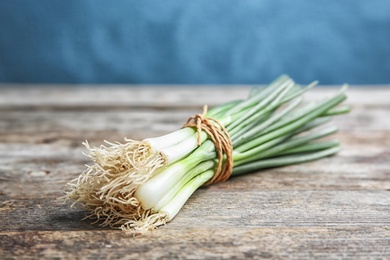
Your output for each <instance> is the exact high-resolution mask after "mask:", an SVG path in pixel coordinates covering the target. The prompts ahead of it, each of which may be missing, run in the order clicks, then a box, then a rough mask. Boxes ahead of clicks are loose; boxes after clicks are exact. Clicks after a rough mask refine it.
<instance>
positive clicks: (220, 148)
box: [183, 105, 233, 185]
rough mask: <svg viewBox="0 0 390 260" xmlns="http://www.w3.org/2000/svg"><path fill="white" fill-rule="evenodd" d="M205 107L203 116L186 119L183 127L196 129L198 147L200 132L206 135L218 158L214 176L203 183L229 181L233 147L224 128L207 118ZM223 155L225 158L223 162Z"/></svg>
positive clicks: (198, 115) (205, 107) (214, 120)
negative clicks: (211, 142) (212, 144)
mask: <svg viewBox="0 0 390 260" xmlns="http://www.w3.org/2000/svg"><path fill="white" fill-rule="evenodd" d="M206 113H207V105H205V106H203V114H197V115H194V116H191V117H189V118H188V120H187V122H186V123H185V124H184V126H183V127H196V129H197V133H198V146H200V145H201V131H204V132H206V133H207V134H208V136H209V137H210V138H211V140H212V141H213V143H214V146H215V150H216V152H217V157H218V165H217V169H216V170H215V173H214V176H213V177H212V178H211V179H210V180H209V181H208V182H206V183H205V185H210V184H212V183H217V182H224V181H226V180H227V179H229V177H230V175H231V174H232V171H233V145H232V142H231V140H230V136H229V133H228V132H227V130H226V129H225V127H224V126H223V125H222V124H221V123H220V122H218V121H217V120H216V119H214V118H207V117H206ZM224 155H225V156H226V158H225V160H224Z"/></svg>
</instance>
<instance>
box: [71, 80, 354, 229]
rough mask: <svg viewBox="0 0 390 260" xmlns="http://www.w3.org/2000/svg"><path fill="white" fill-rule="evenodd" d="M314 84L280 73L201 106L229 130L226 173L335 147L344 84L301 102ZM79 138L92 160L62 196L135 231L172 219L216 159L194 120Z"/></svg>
mask: <svg viewBox="0 0 390 260" xmlns="http://www.w3.org/2000/svg"><path fill="white" fill-rule="evenodd" d="M316 84H317V82H313V83H311V84H309V85H307V86H301V85H299V84H296V83H295V82H294V81H293V80H292V79H291V78H290V77H288V76H286V75H283V76H281V77H279V78H278V79H276V80H275V81H274V82H272V83H271V84H270V85H268V86H267V87H266V88H263V89H260V88H254V89H252V91H251V92H250V94H249V96H248V97H247V98H246V99H245V100H238V101H232V102H229V103H226V104H223V105H220V106H217V107H214V108H212V109H210V110H208V111H204V117H205V118H212V119H214V120H216V121H217V122H219V124H220V125H221V126H216V127H223V128H224V129H226V131H227V133H228V134H229V139H230V142H231V145H232V154H231V155H232V159H233V168H232V172H231V176H237V175H241V174H246V173H251V172H256V171H258V170H261V169H266V168H271V167H279V166H285V165H290V164H296V163H303V162H307V161H311V160H316V159H320V158H323V157H327V156H331V155H334V154H336V153H337V152H338V151H339V150H340V142H339V141H338V140H336V139H330V138H329V136H330V135H332V134H334V133H336V132H337V127H335V126H332V125H329V124H327V123H328V122H329V121H331V118H332V116H335V115H339V114H344V113H347V112H349V107H348V106H342V105H340V104H341V103H342V102H343V101H344V100H345V99H346V98H347V96H346V94H345V90H346V88H347V86H343V87H342V88H341V89H340V90H338V91H337V92H336V93H335V94H334V95H332V96H330V97H327V98H325V99H323V100H322V101H318V102H309V103H305V102H303V94H304V93H305V92H306V91H308V90H309V89H311V88H312V87H314V86H315V85H316ZM84 145H85V146H86V148H87V150H88V153H86V154H85V155H86V156H87V157H89V158H90V159H91V161H92V164H91V165H87V166H86V169H85V171H84V172H83V173H82V174H81V175H80V176H79V177H78V178H76V179H74V180H72V181H70V182H69V183H68V184H67V189H66V199H67V200H70V201H72V202H73V204H72V206H74V205H79V206H81V207H82V208H84V209H86V210H88V211H89V212H90V215H88V217H89V218H93V219H96V222H99V223H100V225H102V226H107V225H108V226H111V227H113V228H121V229H122V230H127V231H130V232H132V233H134V234H136V233H142V232H145V231H148V230H152V229H155V228H156V227H158V226H161V225H165V224H166V223H167V222H169V221H171V220H172V219H173V218H174V217H175V216H176V215H177V213H178V212H179V210H180V209H181V208H182V206H183V205H184V204H185V202H186V201H187V200H188V198H189V197H190V196H191V195H192V194H193V192H194V191H195V190H197V189H198V188H200V187H201V186H203V185H205V184H206V183H207V184H208V182H209V181H210V180H211V179H212V178H213V176H214V174H215V171H216V168H217V167H218V163H219V160H218V157H217V152H218V151H216V145H215V143H214V142H213V141H212V140H211V137H210V136H209V135H208V134H207V133H206V132H204V131H197V128H196V127H184V128H182V129H180V130H177V131H175V132H173V133H170V134H167V135H164V136H160V137H155V138H147V139H145V140H142V141H136V140H132V139H126V138H125V142H124V143H119V142H116V143H111V142H108V141H105V144H104V145H101V146H99V147H91V146H90V145H89V144H88V142H85V143H84ZM225 160H226V156H225V157H223V158H222V161H223V162H224V161H225Z"/></svg>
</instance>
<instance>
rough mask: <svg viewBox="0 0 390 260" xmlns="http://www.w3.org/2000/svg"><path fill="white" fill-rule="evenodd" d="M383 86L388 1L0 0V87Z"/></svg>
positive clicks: (388, 46)
mask: <svg viewBox="0 0 390 260" xmlns="http://www.w3.org/2000/svg"><path fill="white" fill-rule="evenodd" d="M282 73H286V74H289V75H290V76H292V77H293V78H294V79H296V81H299V82H301V83H307V82H310V81H312V80H315V79H318V80H320V83H321V84H341V83H344V82H348V83H351V84H384V83H390V1H388V0H343V1H339V0H328V1H310V0H295V1H288V0H285V1H278V0H258V1H255V0H252V1H249V0H247V1H245V0H241V1H239V0H237V1H233V0H220V1H210V0H207V1H206V0H197V1H179V0H175V1H123V0H116V1H103V0H94V1H92V0H91V1H85V0H84V1H83V0H68V1H54V0H52V1H50V0H40V1H32V0H24V1H21V0H12V1H11V0H10V1H8V0H3V1H1V2H0V82H3V83H4V82H15V83H163V84H172V83H174V84H183V83H185V84H203V83H206V84H248V83H249V84H258V83H268V82H270V81H271V80H273V79H274V78H275V77H277V76H278V75H280V74H282Z"/></svg>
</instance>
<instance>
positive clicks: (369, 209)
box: [0, 85, 390, 259]
mask: <svg viewBox="0 0 390 260" xmlns="http://www.w3.org/2000/svg"><path fill="white" fill-rule="evenodd" d="M248 90H249V87H248V86H229V87H222V86H219V87H217V86H214V87H191V88H190V87H188V86H183V87H179V86H164V87H156V86H131V87H129V86H120V87H118V86H115V87H113V86H99V87H97V88H95V87H94V86H88V87H74V86H61V87H54V86H29V87H23V86H15V85H14V86H2V88H0V203H1V206H0V219H1V222H0V258H5V259H8V258H35V259H37V258H75V257H76V258H77V257H78V258H109V259H110V258H113V259H118V258H131V259H132V258H141V259H150V258H165V259H172V258H189V259H226V258H235V259H243V258H256V259H260V258H272V259H274V258H277V259H280V258H295V259H312V258H328V259H329V258H350V259H356V258H363V259H365V258H372V259H387V258H390V120H388V117H389V114H390V98H389V97H390V88H388V87H351V88H350V89H349V91H348V96H349V100H348V101H347V103H348V104H350V105H351V106H352V109H353V110H352V113H351V114H349V115H347V116H342V117H338V118H335V120H334V124H336V125H337V126H338V127H339V128H340V131H339V133H338V134H337V137H338V138H339V139H340V140H341V142H342V143H343V150H342V152H341V153H340V154H338V155H337V156H334V157H330V158H325V159H322V160H319V161H315V162H310V163H307V164H302V165H293V166H288V167H282V168H276V169H269V170H263V171H259V172H257V173H253V174H249V175H244V176H239V177H235V178H232V179H230V180H229V181H228V182H225V183H220V184H217V185H213V186H211V187H209V188H206V189H200V190H198V191H197V192H196V193H195V194H194V195H193V196H192V197H191V198H190V200H189V201H188V203H187V204H186V205H185V206H184V207H183V209H182V210H181V212H180V213H179V214H178V216H177V217H176V218H175V219H174V220H173V221H172V222H171V223H169V224H168V225H167V226H166V227H162V228H160V229H158V230H156V231H153V232H149V233H147V234H145V235H142V236H136V237H133V236H131V235H130V234H128V233H126V232H121V231H118V230H111V229H108V228H102V227H99V226H96V225H90V222H89V221H88V220H85V221H82V220H81V219H82V218H83V217H84V216H85V215H86V212H84V211H82V210H79V209H70V208H69V207H68V205H64V204H62V202H60V201H59V200H57V198H58V197H59V196H61V195H62V194H63V188H64V185H65V183H66V182H68V181H69V180H70V179H72V178H75V177H76V176H78V174H79V173H80V172H81V171H82V170H83V169H84V164H85V163H88V161H87V160H86V159H85V157H84V156H83V155H82V154H81V151H82V150H83V147H82V145H81V142H82V141H84V140H85V139H88V140H90V142H91V143H92V144H93V145H98V144H100V143H101V142H102V141H103V140H104V139H107V140H110V141H121V140H123V137H125V136H126V137H129V138H134V139H142V138H145V137H149V136H156V135H160V134H164V133H167V132H170V131H173V130H175V129H177V128H179V127H180V126H181V125H182V123H183V122H184V121H185V119H186V118H187V117H188V116H189V115H192V114H195V113H198V112H200V110H201V107H202V105H203V104H209V105H211V106H214V105H218V104H221V103H223V102H226V101H229V100H232V99H238V98H244V97H245V96H246V95H247V92H248ZM334 91H335V88H334V87H327V88H317V89H315V90H313V91H312V92H311V93H310V94H309V95H308V98H313V99H320V98H322V97H323V96H324V95H329V94H330V93H332V92H334Z"/></svg>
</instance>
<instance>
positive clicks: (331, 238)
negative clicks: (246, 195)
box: [0, 226, 390, 259]
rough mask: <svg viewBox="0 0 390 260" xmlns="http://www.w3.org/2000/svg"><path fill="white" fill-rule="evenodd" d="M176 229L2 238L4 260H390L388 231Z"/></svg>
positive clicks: (39, 233) (24, 234)
mask: <svg viewBox="0 0 390 260" xmlns="http://www.w3.org/2000/svg"><path fill="white" fill-rule="evenodd" d="M229 231H230V232H226V229H224V228H214V229H205V228H197V227H193V228H187V229H186V230H185V231H183V230H177V229H173V228H169V227H168V228H166V229H160V230H157V231H154V232H150V233H148V234H145V235H143V236H137V237H132V236H130V235H128V234H125V233H123V232H120V231H107V230H103V231H102V230H95V231H94V230H81V231H65V232H64V231H54V232H53V231H29V232H5V233H1V234H0V238H1V239H0V245H1V248H0V254H1V255H3V256H5V257H6V258H14V257H17V258H18V259H23V258H35V259H37V258H61V259H63V258H65V259H73V258H86V257H88V258H92V259H95V258H96V259H101V258H116V259H118V258H120V259H122V258H123V259H227V258H229V259H247V258H254V259H261V258H271V259H286V258H295V259H313V258H315V259H323V258H324V259H325V258H326V259H329V258H331V259H335V258H342V259H346V258H353V259H356V258H362V259H366V258H373V259H387V258H389V257H390V255H389V250H388V245H389V244H390V240H389V232H390V230H389V227H379V226H378V227H358V226H350V227H321V228H311V227H299V228H278V227H275V228H253V227H250V228H241V227H240V228H231V229H229Z"/></svg>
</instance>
